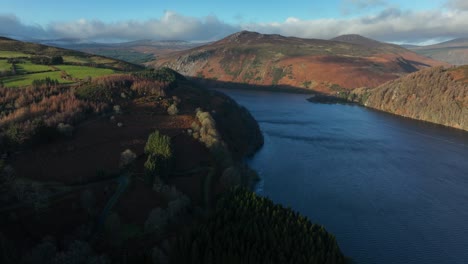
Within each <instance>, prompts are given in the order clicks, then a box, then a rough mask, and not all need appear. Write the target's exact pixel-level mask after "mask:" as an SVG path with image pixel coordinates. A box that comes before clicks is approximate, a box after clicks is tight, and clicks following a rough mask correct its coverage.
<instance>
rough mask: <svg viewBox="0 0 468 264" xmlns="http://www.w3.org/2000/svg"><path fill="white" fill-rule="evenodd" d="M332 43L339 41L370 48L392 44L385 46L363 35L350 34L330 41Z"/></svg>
mask: <svg viewBox="0 0 468 264" xmlns="http://www.w3.org/2000/svg"><path fill="white" fill-rule="evenodd" d="M330 40H331V41H339V42H346V43H350V44H356V45H360V46H364V47H370V48H379V47H382V46H383V45H390V44H385V43H382V42H380V41H377V40H373V39H370V38H366V37H363V36H361V35H357V34H348V35H341V36H338V37H336V38H332V39H330Z"/></svg>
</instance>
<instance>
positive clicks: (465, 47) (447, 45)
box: [410, 38, 468, 65]
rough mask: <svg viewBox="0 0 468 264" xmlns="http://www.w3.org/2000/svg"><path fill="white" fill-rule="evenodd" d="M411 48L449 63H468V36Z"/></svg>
mask: <svg viewBox="0 0 468 264" xmlns="http://www.w3.org/2000/svg"><path fill="white" fill-rule="evenodd" d="M410 49H411V50H413V51H414V52H416V53H418V54H421V55H423V56H427V57H429V58H432V59H435V60H440V61H445V62H447V63H449V64H453V65H465V64H468V38H459V39H454V40H450V41H446V42H442V43H438V44H434V45H429V46H419V47H412V48H410Z"/></svg>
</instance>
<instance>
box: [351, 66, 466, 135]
mask: <svg viewBox="0 0 468 264" xmlns="http://www.w3.org/2000/svg"><path fill="white" fill-rule="evenodd" d="M353 94H354V95H353ZM352 97H354V98H355V99H358V100H359V101H361V102H362V103H363V104H364V105H365V106H367V107H371V108H375V109H378V110H382V111H385V112H389V113H393V114H397V115H401V116H405V117H409V118H413V119H418V120H423V121H428V122H432V123H436V124H441V125H444V126H449V127H455V128H459V129H463V130H468V66H460V67H453V68H443V67H434V68H430V69H424V70H421V71H419V72H416V73H412V74H410V75H407V76H405V77H402V78H399V79H397V80H393V81H390V82H388V83H385V84H383V85H381V86H379V87H377V88H374V89H357V90H355V91H353V92H352Z"/></svg>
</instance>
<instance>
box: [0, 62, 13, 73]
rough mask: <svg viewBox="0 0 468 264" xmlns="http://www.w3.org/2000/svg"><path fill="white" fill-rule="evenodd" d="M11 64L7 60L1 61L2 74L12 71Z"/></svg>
mask: <svg viewBox="0 0 468 264" xmlns="http://www.w3.org/2000/svg"><path fill="white" fill-rule="evenodd" d="M10 67H11V64H10V63H8V62H7V61H6V60H0V72H1V71H8V70H10Z"/></svg>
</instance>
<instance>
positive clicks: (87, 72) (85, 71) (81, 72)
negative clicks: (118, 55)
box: [57, 65, 115, 79]
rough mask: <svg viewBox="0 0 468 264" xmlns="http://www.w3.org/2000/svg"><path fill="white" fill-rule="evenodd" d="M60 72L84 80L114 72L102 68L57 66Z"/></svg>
mask: <svg viewBox="0 0 468 264" xmlns="http://www.w3.org/2000/svg"><path fill="white" fill-rule="evenodd" d="M57 68H59V69H60V70H62V71H65V72H66V73H67V74H69V75H71V76H72V77H73V78H78V79H85V78H87V77H91V78H94V77H99V76H104V75H109V74H113V73H115V71H114V70H111V69H104V68H92V67H88V66H75V65H60V66H57Z"/></svg>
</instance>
